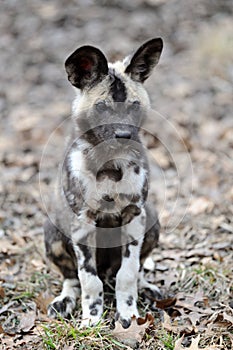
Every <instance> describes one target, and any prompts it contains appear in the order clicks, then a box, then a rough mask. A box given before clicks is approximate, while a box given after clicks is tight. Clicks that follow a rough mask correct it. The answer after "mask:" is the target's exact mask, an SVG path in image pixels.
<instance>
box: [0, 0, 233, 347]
mask: <svg viewBox="0 0 233 350" xmlns="http://www.w3.org/2000/svg"><path fill="white" fill-rule="evenodd" d="M230 5H231V2H230V1H228V0H223V1H217V0H214V1H213V0H205V1H201V0H195V1H191V0H188V1H186V0H171V1H166V0H136V1H131V2H124V1H121V0H120V1H114V0H112V1H110V0H109V1H108V0H106V1H100V0H99V1H92V0H88V1H83V0H82V1H81V0H80V1H75V0H72V1H69V2H67V1H64V0H57V1H55V0H51V1H46V2H45V1H42V0H32V1H27V0H23V1H15V0H5V1H4V0H3V1H1V4H0V32H1V36H0V48H1V55H0V74H1V87H0V111H1V118H0V128H1V142H0V158H1V164H0V167H1V170H0V173H1V184H0V190H1V209H0V224H1V227H0V271H1V275H0V322H1V323H0V344H1V343H2V345H0V347H1V348H2V349H35V348H37V349H74V348H76V349H82V348H86V349H88V348H93V349H107V348H108V349H120V348H127V347H126V346H124V345H122V344H121V343H116V342H115V343H114V341H113V342H112V343H111V341H110V340H108V338H107V336H108V335H107V334H108V333H111V331H110V328H111V327H110V328H109V327H108V325H107V326H106V327H107V328H106V329H107V331H106V329H105V331H103V334H104V335H103V336H101V335H98V334H99V333H98V332H97V333H98V334H97V333H95V334H94V335H93V334H89V336H87V335H85V334H78V336H79V337H80V339H81V340H78V339H75V337H74V336H73V337H72V334H71V331H70V328H69V323H62V322H61V323H59V322H58V323H57V324H55V325H54V323H52V322H51V321H50V320H48V319H47V318H46V310H45V309H46V305H47V303H48V301H49V300H50V299H51V297H52V296H53V295H56V293H57V292H58V290H59V288H60V286H61V278H60V275H59V274H58V272H56V271H55V269H53V268H52V267H51V266H50V265H49V264H48V262H47V261H46V259H45V256H44V247H43V231H42V223H43V221H44V219H45V213H46V210H45V207H44V203H46V204H47V202H48V201H47V197H48V195H49V194H50V193H51V192H52V187H53V179H54V176H55V174H56V167H57V164H58V162H59V159H60V155H61V154H62V150H63V145H64V140H65V129H66V124H67V120H69V118H68V117H69V115H70V104H71V101H72V98H73V96H74V94H73V91H72V89H71V87H70V85H69V83H68V82H67V80H66V75H65V71H64V68H63V62H64V59H65V58H66V57H67V55H68V54H69V53H70V52H71V51H72V50H74V49H75V48H76V47H78V46H80V45H82V44H86V43H88V44H92V45H96V46H98V47H100V48H102V49H103V50H104V51H105V52H106V54H107V56H108V57H109V59H112V60H113V59H117V58H118V57H123V56H124V55H125V54H128V53H129V52H131V51H132V50H133V49H135V48H137V47H138V45H140V44H141V43H142V42H143V41H145V40H148V39H149V38H151V37H155V36H161V37H163V39H164V42H165V48H164V52H163V55H162V57H161V62H160V64H159V66H158V67H157V69H156V71H155V72H154V74H153V76H152V77H151V78H150V79H149V80H148V82H147V83H146V85H147V88H148V91H149V92H150V96H151V101H152V108H153V111H152V113H151V115H150V117H149V120H148V122H147V125H146V127H145V128H146V130H147V134H146V137H145V138H146V142H147V145H148V148H149V155H150V160H151V174H152V181H151V197H152V200H153V201H154V202H156V208H157V210H158V212H159V216H160V220H161V223H162V230H161V239H160V245H159V247H158V248H157V249H156V250H155V251H154V253H153V255H152V259H150V260H148V261H147V265H146V269H147V271H148V279H150V280H151V281H152V282H154V281H156V283H157V285H158V286H159V287H160V288H161V290H162V292H163V293H164V295H165V296H166V297H167V298H170V299H168V300H166V301H163V302H162V303H156V301H153V300H151V297H150V296H147V297H145V295H144V298H142V297H141V298H140V308H141V311H142V314H145V312H151V313H152V314H153V316H154V317H155V326H154V327H152V328H151V329H150V331H148V334H147V335H145V336H144V338H143V341H142V342H141V344H139V345H138V348H140V349H176V350H179V349H182V348H183V347H184V348H190V349H193V350H195V349H199V348H206V349H232V347H233V333H232V332H233V286H232V280H233V263H232V257H233V254H232V242H233V239H232V238H233V220H232V214H233V183H232V177H233V176H232V175H233V162H232V159H233V119H232V92H233V88H232V86H233V85H232V83H233V64H232V62H233V61H232V58H233V43H232V35H233V24H232V23H233V22H232V6H230ZM155 111H157V112H155ZM151 134H152V135H153V136H151ZM51 135H52V137H50V136H51ZM49 137H50V139H49ZM48 140H49V142H48ZM47 142H48V144H47ZM42 155H43V158H42ZM41 159H42V161H41ZM39 180H40V182H39ZM154 263H156V267H154ZM155 272H156V274H155ZM173 296H175V299H171V297H173ZM112 303H113V301H111V298H110V300H109V301H108V302H107V303H106V311H107V314H106V318H107V319H110V320H111V319H112V315H113V311H112V310H111V309H112V308H114V307H113V304H112ZM164 310H165V311H164ZM76 317H77V319H79V317H80V310H77V315H76ZM59 325H60V326H59ZM59 327H60V328H59ZM61 327H63V328H61ZM74 328H75V327H74ZM67 329H68V331H67ZM100 334H101V330H100ZM182 335H183V336H184V338H183V340H182V345H179V343H180V342H181V341H179V339H180V338H181V336H182ZM197 336H200V340H199V347H198V345H195V344H194V345H193V346H192V347H191V346H190V343H191V340H192V338H193V339H196V338H197ZM175 343H176V345H175ZM130 348H131V347H130V346H128V349H130Z"/></svg>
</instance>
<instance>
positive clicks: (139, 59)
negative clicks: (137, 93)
mask: <svg viewBox="0 0 233 350" xmlns="http://www.w3.org/2000/svg"><path fill="white" fill-rule="evenodd" d="M162 49H163V40H162V39H161V38H156V39H152V40H149V41H147V42H146V43H145V44H143V45H142V46H140V47H139V49H138V50H137V51H136V53H135V54H134V55H133V57H132V58H131V61H130V63H129V65H128V67H126V69H125V73H127V74H129V75H130V77H131V79H133V80H135V81H138V82H141V83H143V82H144V81H145V80H146V79H147V78H148V77H149V76H150V74H151V72H152V70H153V68H154V67H155V66H156V64H157V63H158V62H159V58H160V55H161V52H162Z"/></svg>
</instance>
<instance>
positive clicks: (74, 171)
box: [69, 150, 148, 213]
mask: <svg viewBox="0 0 233 350" xmlns="http://www.w3.org/2000/svg"><path fill="white" fill-rule="evenodd" d="M69 166H70V170H71V176H72V177H73V179H75V180H76V181H77V182H80V185H81V186H80V188H81V187H83V188H84V191H83V198H84V199H85V203H86V205H87V206H88V207H89V208H90V209H91V210H94V211H96V210H100V209H101V208H102V206H103V200H104V198H106V197H107V198H110V199H111V200H112V201H113V202H114V206H111V205H109V206H108V205H106V207H105V210H106V211H107V212H108V213H116V212H120V211H121V210H122V209H124V208H125V207H126V206H127V205H129V204H130V203H131V200H132V198H134V203H135V204H137V205H139V206H140V204H141V203H142V189H143V186H144V185H145V181H146V180H147V176H148V174H147V171H146V170H145V169H144V168H139V167H136V169H135V166H133V165H132V166H129V165H128V164H127V163H126V164H124V163H121V164H120V166H121V169H122V178H121V180H120V181H114V180H113V179H111V178H109V177H107V176H106V177H104V178H103V179H101V180H100V181H98V180H97V179H96V177H95V175H94V174H93V173H92V172H91V171H90V170H88V169H87V168H86V161H85V157H84V155H83V153H82V152H81V151H79V150H73V151H72V152H71V153H70V155H69ZM118 166H119V164H118ZM135 198H136V199H135Z"/></svg>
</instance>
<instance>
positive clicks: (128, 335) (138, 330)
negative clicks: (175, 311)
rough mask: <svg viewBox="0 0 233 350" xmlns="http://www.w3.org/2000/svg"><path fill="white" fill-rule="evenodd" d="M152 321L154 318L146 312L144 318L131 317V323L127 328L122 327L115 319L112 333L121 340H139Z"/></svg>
mask: <svg viewBox="0 0 233 350" xmlns="http://www.w3.org/2000/svg"><path fill="white" fill-rule="evenodd" d="M153 322H154V318H153V316H152V315H151V314H147V315H146V317H145V318H141V317H139V318H136V317H135V316H133V317H132V321H131V325H130V327H129V328H123V327H122V325H121V323H120V322H119V321H117V322H116V323H115V328H114V330H113V332H112V334H113V335H114V336H115V337H116V338H117V339H118V340H121V341H124V340H126V341H128V340H133V341H136V342H141V341H142V339H143V336H144V334H145V332H146V329H147V328H148V327H150V326H151V325H152V324H153Z"/></svg>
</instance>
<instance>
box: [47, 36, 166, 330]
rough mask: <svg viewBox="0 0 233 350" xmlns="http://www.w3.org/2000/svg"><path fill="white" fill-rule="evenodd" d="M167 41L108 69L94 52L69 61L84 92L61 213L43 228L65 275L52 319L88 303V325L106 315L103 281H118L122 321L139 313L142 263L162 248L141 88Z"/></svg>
mask: <svg viewBox="0 0 233 350" xmlns="http://www.w3.org/2000/svg"><path fill="white" fill-rule="evenodd" d="M161 51H162V40H161V39H152V40H150V41H148V42H147V43H145V44H144V45H142V46H141V47H140V48H139V49H138V51H137V52H136V53H135V54H134V55H133V56H132V57H128V58H126V59H125V60H124V61H123V62H116V63H114V64H112V63H109V64H108V63H107V60H106V58H105V56H104V55H103V53H102V52H101V51H100V50H99V49H97V48H94V47H91V46H83V47H81V48H79V49H77V50H76V51H75V52H74V53H73V54H72V55H71V56H70V57H69V58H68V59H67V60H66V63H65V66H66V71H67V73H68V78H69V80H70V82H71V83H72V84H73V85H74V86H75V87H76V88H78V90H77V97H76V99H75V101H74V103H73V122H74V128H73V133H72V136H71V139H70V143H69V146H68V147H67V150H66V153H65V157H64V162H63V167H62V168H61V169H62V171H61V174H60V177H59V186H58V191H57V194H56V200H55V203H56V215H55V217H54V218H52V219H51V220H47V222H46V223H45V225H44V231H45V245H46V251H47V255H48V257H49V258H50V259H51V260H52V261H53V262H54V263H55V264H56V265H57V266H58V267H59V268H60V270H61V272H62V273H63V275H64V278H65V280H64V284H63V289H62V292H61V294H60V295H59V296H58V297H56V298H55V300H54V301H53V302H52V303H51V304H50V306H49V310H48V313H49V315H50V316H51V317H55V316H56V314H57V313H61V315H62V316H64V317H66V316H68V315H69V314H70V313H72V311H73V309H74V307H75V303H76V298H77V296H78V295H79V294H80V289H81V299H82V311H83V325H87V324H89V322H91V323H95V322H97V321H98V320H99V319H100V317H101V314H102V312H103V281H104V279H105V277H106V276H110V275H111V276H115V277H116V287H115V289H116V301H117V313H116V318H117V319H119V320H120V322H121V323H122V325H123V326H124V327H128V326H129V324H130V320H131V317H132V316H133V315H136V316H137V315H138V311H137V293H138V286H139V287H140V288H150V289H152V290H153V291H155V292H158V288H157V287H156V286H152V285H150V284H149V283H148V282H146V281H145V280H144V278H143V270H142V264H143V262H144V260H145V258H146V257H147V256H148V254H149V253H150V252H151V250H152V249H153V248H154V247H155V246H156V244H157V240H158V235H159V222H158V219H157V216H156V212H155V211H154V213H153V214H152V212H151V210H150V209H149V207H148V205H147V203H146V200H147V194H148V188H149V169H148V161H147V157H146V150H145V148H144V146H143V144H142V142H141V139H140V128H141V126H142V125H143V121H144V120H145V118H146V114H147V110H148V108H149V98H148V95H147V92H146V90H145V89H144V87H143V84H142V83H143V82H144V80H145V79H147V77H148V76H149V75H150V73H151V71H152V69H153V68H154V66H155V65H156V64H157V62H158V60H159V57H160V53H161Z"/></svg>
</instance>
